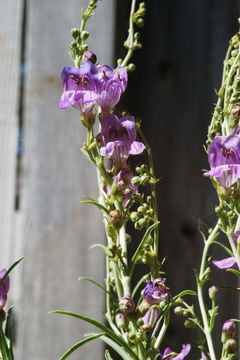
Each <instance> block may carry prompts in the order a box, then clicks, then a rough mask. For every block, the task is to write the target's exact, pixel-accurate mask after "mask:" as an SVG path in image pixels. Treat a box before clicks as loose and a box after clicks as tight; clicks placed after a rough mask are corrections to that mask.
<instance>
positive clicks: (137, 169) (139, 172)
mask: <svg viewBox="0 0 240 360" xmlns="http://www.w3.org/2000/svg"><path fill="white" fill-rule="evenodd" d="M136 172H137V173H138V174H141V173H142V169H141V168H140V166H137V167H136Z"/></svg>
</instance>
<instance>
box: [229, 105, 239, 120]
mask: <svg viewBox="0 0 240 360" xmlns="http://www.w3.org/2000/svg"><path fill="white" fill-rule="evenodd" d="M231 116H232V118H233V119H240V105H239V104H238V105H235V106H234V107H233V108H232V111H231Z"/></svg>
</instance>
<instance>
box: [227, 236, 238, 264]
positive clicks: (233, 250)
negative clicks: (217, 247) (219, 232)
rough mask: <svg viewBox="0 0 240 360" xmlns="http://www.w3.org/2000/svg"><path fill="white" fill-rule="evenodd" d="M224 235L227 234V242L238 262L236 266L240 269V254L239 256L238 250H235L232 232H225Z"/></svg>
mask: <svg viewBox="0 0 240 360" xmlns="http://www.w3.org/2000/svg"><path fill="white" fill-rule="evenodd" d="M226 235H227V237H228V241H229V244H230V246H231V249H232V252H233V255H234V257H235V259H236V262H237V264H238V268H239V269H240V256H239V254H238V251H237V248H236V245H235V243H234V240H233V237H232V234H231V233H227V234H226Z"/></svg>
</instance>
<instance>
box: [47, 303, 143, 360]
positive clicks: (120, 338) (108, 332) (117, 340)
mask: <svg viewBox="0 0 240 360" xmlns="http://www.w3.org/2000/svg"><path fill="white" fill-rule="evenodd" d="M50 313H53V314H63V315H68V316H72V317H76V318H78V319H81V320H83V321H86V322H88V323H90V324H92V325H94V326H96V327H98V328H99V329H101V330H103V331H104V332H105V333H106V334H107V335H108V336H109V337H111V338H112V339H114V340H115V341H116V342H117V343H118V344H120V345H122V346H123V347H124V349H125V350H126V351H127V352H128V353H129V354H130V355H131V356H132V358H133V359H138V357H137V355H136V354H135V353H134V352H133V351H132V349H131V347H130V346H129V345H128V344H127V343H126V342H125V341H124V340H123V338H122V337H120V336H118V335H116V334H115V333H114V332H113V331H112V330H110V329H108V328H107V327H106V326H105V325H103V324H101V323H99V322H98V321H96V320H94V319H91V318H89V317H87V316H83V315H80V314H76V313H73V312H69V311H60V310H55V311H51V312H50Z"/></svg>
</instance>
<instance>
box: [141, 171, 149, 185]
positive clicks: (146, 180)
mask: <svg viewBox="0 0 240 360" xmlns="http://www.w3.org/2000/svg"><path fill="white" fill-rule="evenodd" d="M149 180H150V176H149V175H148V174H147V173H144V174H143V175H142V176H141V177H140V184H141V185H146V184H148V183H149Z"/></svg>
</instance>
